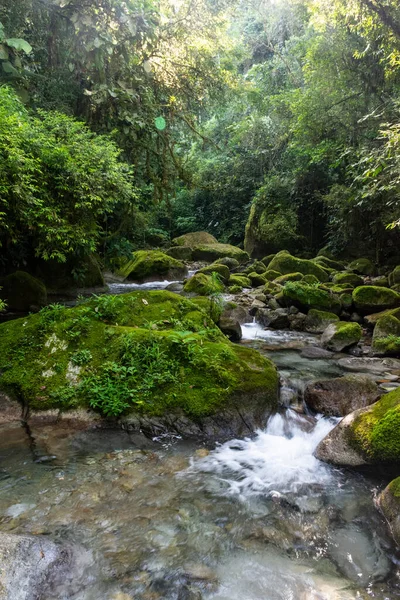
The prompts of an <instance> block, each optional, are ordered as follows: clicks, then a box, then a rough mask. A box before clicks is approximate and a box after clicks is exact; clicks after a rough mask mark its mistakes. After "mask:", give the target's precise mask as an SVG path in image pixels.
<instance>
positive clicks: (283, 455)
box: [197, 410, 337, 498]
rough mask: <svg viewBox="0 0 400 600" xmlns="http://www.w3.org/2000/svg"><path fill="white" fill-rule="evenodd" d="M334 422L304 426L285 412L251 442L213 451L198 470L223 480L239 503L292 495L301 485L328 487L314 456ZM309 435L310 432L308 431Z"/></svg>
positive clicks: (305, 423) (300, 419)
mask: <svg viewBox="0 0 400 600" xmlns="http://www.w3.org/2000/svg"><path fill="white" fill-rule="evenodd" d="M336 422H337V420H333V419H324V418H319V419H317V421H316V424H315V426H314V428H313V429H312V430H311V431H310V430H309V429H310V428H309V423H308V421H307V420H306V419H305V418H303V417H301V416H299V415H297V413H295V412H294V411H291V410H288V411H287V413H286V415H284V416H282V415H280V414H276V415H274V416H273V417H271V418H270V420H269V422H268V425H267V427H266V429H265V430H264V431H259V432H258V433H257V436H256V437H255V438H254V439H245V440H234V441H230V442H227V443H225V444H223V445H221V446H220V447H219V448H217V449H216V450H215V451H214V452H212V453H211V454H210V455H209V456H208V457H206V458H205V459H203V460H202V461H200V463H198V464H197V468H199V469H200V470H202V471H206V472H213V473H215V474H217V475H218V476H220V477H221V478H223V480H224V482H225V484H227V486H228V493H230V494H232V495H238V496H240V497H242V498H246V497H250V496H253V495H255V494H270V493H272V492H278V493H289V492H296V491H297V490H299V489H300V488H301V487H303V486H305V485H312V484H320V485H326V484H328V483H329V482H330V481H331V479H332V471H331V470H330V469H329V467H327V466H326V465H325V464H324V463H322V462H321V461H319V460H317V459H316V458H315V457H314V456H313V452H314V450H315V449H316V447H317V445H318V444H319V442H320V441H321V440H322V439H323V438H324V437H325V436H326V435H327V434H328V433H329V431H330V430H331V429H332V428H333V427H334V426H335V424H336ZM307 429H308V430H307Z"/></svg>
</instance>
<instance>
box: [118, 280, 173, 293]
mask: <svg viewBox="0 0 400 600" xmlns="http://www.w3.org/2000/svg"><path fill="white" fill-rule="evenodd" d="M171 283H180V282H179V281H167V280H164V281H148V282H147V283H110V284H109V286H108V287H109V288H110V292H111V294H123V293H125V292H135V291H139V290H164V289H165V288H166V287H167V286H169V285H170V284H171Z"/></svg>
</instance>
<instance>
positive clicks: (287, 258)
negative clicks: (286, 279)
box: [268, 252, 329, 281]
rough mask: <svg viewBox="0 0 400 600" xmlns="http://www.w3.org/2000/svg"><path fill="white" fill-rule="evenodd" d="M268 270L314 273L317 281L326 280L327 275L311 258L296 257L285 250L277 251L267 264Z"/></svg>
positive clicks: (304, 273)
mask: <svg viewBox="0 0 400 600" xmlns="http://www.w3.org/2000/svg"><path fill="white" fill-rule="evenodd" d="M268 269H269V270H273V271H279V273H281V274H282V275H287V274H288V273H302V274H303V275H315V277H316V278H317V279H318V281H328V279H329V276H328V275H327V273H326V272H325V270H324V269H323V268H322V267H320V266H319V265H317V264H315V263H314V262H312V261H311V260H306V259H302V258H296V257H295V256H292V255H291V254H289V253H287V252H278V254H277V255H276V256H275V257H274V258H273V259H272V260H271V262H270V263H269V265H268Z"/></svg>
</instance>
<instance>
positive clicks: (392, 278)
mask: <svg viewBox="0 0 400 600" xmlns="http://www.w3.org/2000/svg"><path fill="white" fill-rule="evenodd" d="M399 283H400V266H398V267H395V268H394V269H393V271H392V272H391V273H390V274H389V285H390V287H392V286H394V285H398V284H399Z"/></svg>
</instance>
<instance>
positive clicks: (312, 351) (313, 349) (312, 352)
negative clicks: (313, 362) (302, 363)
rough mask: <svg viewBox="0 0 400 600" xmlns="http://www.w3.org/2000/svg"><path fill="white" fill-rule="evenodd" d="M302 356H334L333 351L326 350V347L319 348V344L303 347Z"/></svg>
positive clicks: (317, 357)
mask: <svg viewBox="0 0 400 600" xmlns="http://www.w3.org/2000/svg"><path fill="white" fill-rule="evenodd" d="M301 356H303V357H304V358H316V359H319V358H322V359H324V358H332V357H333V356H334V353H333V352H330V351H329V350H325V349H324V348H319V347H318V346H309V347H308V348H303V350H302V351H301Z"/></svg>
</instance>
